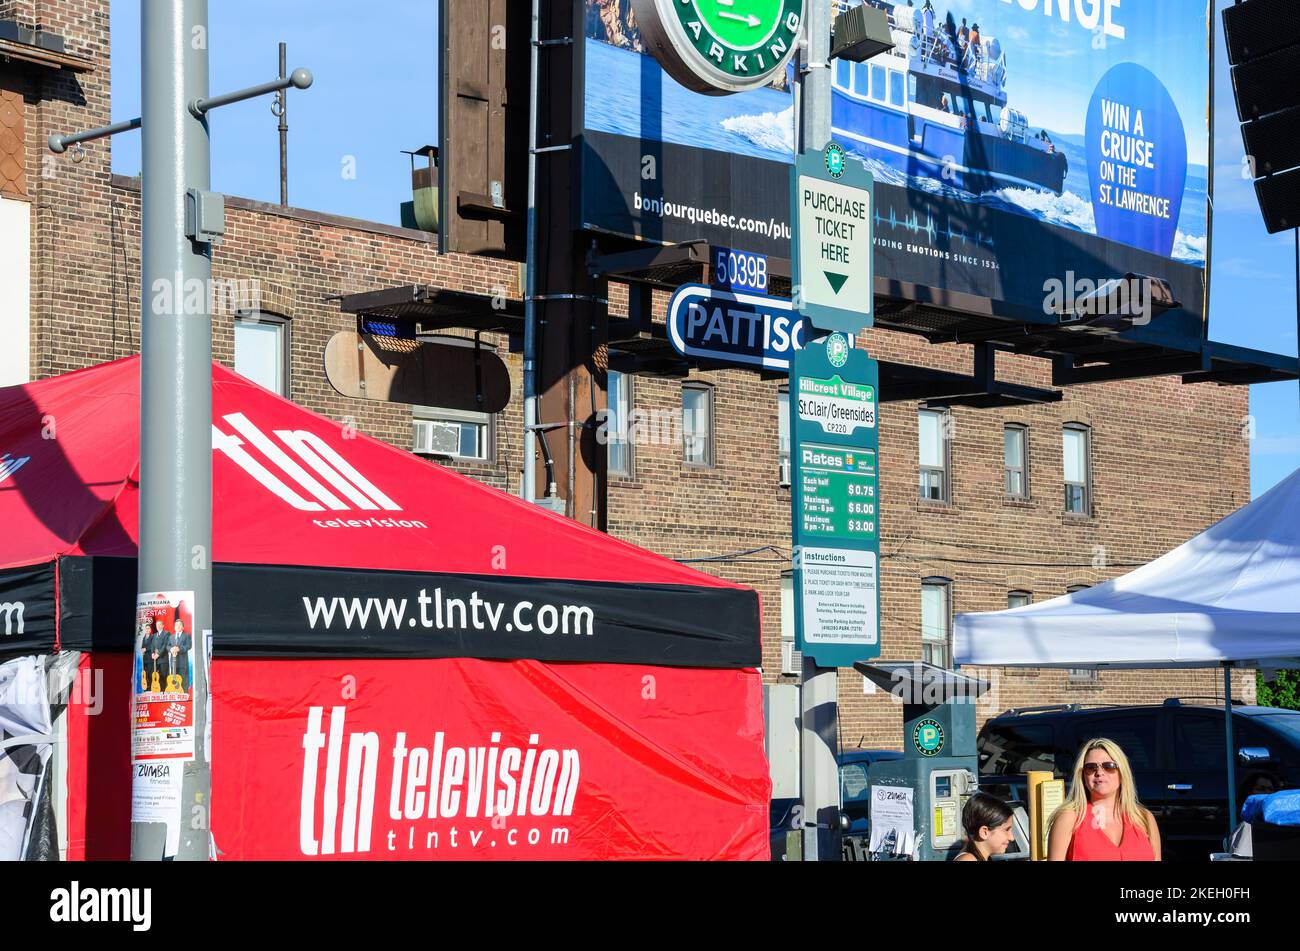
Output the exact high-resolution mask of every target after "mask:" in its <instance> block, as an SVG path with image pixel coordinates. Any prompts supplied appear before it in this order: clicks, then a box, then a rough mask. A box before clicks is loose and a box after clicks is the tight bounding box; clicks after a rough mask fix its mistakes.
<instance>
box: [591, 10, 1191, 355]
mask: <svg viewBox="0 0 1300 951" xmlns="http://www.w3.org/2000/svg"><path fill="white" fill-rule="evenodd" d="M691 2H692V3H694V4H696V6H699V5H701V4H704V5H708V4H716V3H720V2H721V0H691ZM763 2H765V0H730V2H728V3H727V9H728V10H731V11H733V12H738V15H741V16H744V15H745V14H746V10H745V9H742V8H744V7H746V6H748V5H754V4H759V5H761V4H762V3H763ZM857 2H860V0H848V3H843V2H841V3H840V4H839V6H840V7H844V6H848V5H853V4H856V3H857ZM872 2H873V3H874V4H875V5H876V6H880V7H883V8H884V9H885V10H886V11H887V12H888V14H889V21H890V28H891V32H892V36H893V40H894V43H895V46H894V49H893V50H891V51H889V52H887V53H884V54H882V55H879V56H877V57H875V58H873V59H872V60H870V61H869V62H867V63H852V62H848V61H846V60H835V61H833V62H832V64H831V75H832V96H833V105H832V123H831V124H832V129H833V136H834V139H835V141H836V142H838V143H839V144H840V145H842V146H843V147H844V148H845V149H846V150H847V152H848V153H849V156H850V158H851V159H856V160H858V161H861V162H862V163H863V164H865V165H866V167H867V168H868V169H869V170H870V171H871V172H872V174H873V175H874V176H875V181H876V194H875V198H876V201H875V212H874V226H875V259H874V263H875V274H876V283H875V287H876V292H877V293H878V294H886V295H888V296H893V297H898V298H902V299H913V300H922V301H930V302H935V303H941V304H942V303H945V302H952V301H957V300H961V299H964V300H965V301H966V302H968V303H969V302H970V300H971V299H983V300H986V301H989V302H991V309H992V311H993V312H994V313H998V314H1002V315H1005V316H1008V317H1012V318H1016V319H1023V320H1026V321H1035V322H1044V323H1046V322H1051V321H1054V320H1055V319H1056V318H1055V317H1053V316H1051V315H1050V314H1049V313H1048V311H1049V310H1050V306H1049V304H1048V303H1046V301H1047V300H1048V298H1050V297H1052V289H1053V288H1055V289H1058V291H1057V293H1056V297H1057V299H1059V297H1060V293H1059V288H1060V287H1061V286H1062V284H1064V285H1065V289H1066V291H1067V296H1068V292H1069V291H1070V290H1071V282H1074V284H1075V285H1076V286H1077V285H1078V284H1079V282H1081V281H1085V280H1090V281H1095V282H1098V283H1100V282H1101V281H1105V280H1109V279H1112V278H1117V277H1123V276H1124V275H1125V274H1126V273H1135V274H1140V275H1149V276H1153V277H1159V278H1162V279H1164V280H1166V281H1168V282H1169V283H1170V285H1171V286H1172V289H1173V292H1174V297H1175V299H1176V300H1177V301H1179V302H1180V304H1181V305H1182V306H1181V307H1180V308H1177V309H1175V310H1174V311H1171V312H1169V313H1168V314H1165V315H1162V317H1161V318H1160V319H1159V321H1158V323H1159V325H1160V327H1159V332H1158V334H1157V336H1158V337H1162V338H1165V339H1169V338H1170V337H1172V338H1175V339H1173V340H1170V341H1169V342H1171V343H1178V342H1186V343H1192V344H1193V345H1194V346H1199V344H1197V343H1196V341H1199V340H1200V339H1201V337H1202V335H1203V332H1204V328H1203V301H1204V275H1205V268H1206V250H1207V235H1208V233H1209V230H1208V220H1207V217H1208V216H1207V208H1208V205H1209V189H1210V180H1209V170H1208V164H1209V162H1208V156H1209V147H1210V140H1209V132H1208V128H1207V116H1208V115H1209V69H1210V67H1209V63H1210V59H1209V38H1210V32H1209V30H1210V23H1209V19H1208V6H1207V4H1205V2H1204V0H906V2H905V3H899V4H897V5H894V4H891V3H888V2H885V0H872ZM586 3H587V16H586V24H585V27H586V29H585V32H586V37H585V47H584V57H585V72H586V83H585V90H584V95H583V97H582V102H583V110H584V114H583V117H582V119H583V122H582V127H583V128H584V135H583V165H582V212H583V221H584V224H585V225H586V226H587V227H588V228H590V229H591V230H594V231H604V232H608V233H613V234H619V235H627V236H632V237H636V238H640V239H644V240H647V241H652V242H663V243H673V242H677V241H685V240H691V239H696V238H706V239H709V240H710V241H712V242H713V243H715V244H719V245H725V246H727V247H733V248H740V249H744V250H747V251H754V252H758V253H762V254H769V255H773V256H779V257H789V254H790V222H789V209H790V199H789V166H790V164H791V163H792V161H793V153H794V98H793V93H792V90H791V81H792V78H793V66H791V67H788V68H787V70H786V72H785V75H784V76H783V77H781V78H779V79H778V80H777V81H776V82H774V83H773V84H772V85H770V86H766V87H763V88H760V89H756V90H751V91H749V92H744V93H739V94H736V95H730V96H722V95H719V96H709V95H703V94H699V93H695V92H691V91H689V90H687V89H685V88H683V87H682V86H680V85H678V84H677V83H676V82H675V81H674V80H673V79H672V78H670V77H669V76H668V75H666V74H665V73H664V72H663V70H662V69H660V67H659V64H658V63H657V62H656V61H655V59H654V58H653V57H652V56H650V55H648V54H647V53H646V52H644V45H643V41H642V37H641V34H640V32H639V29H638V25H637V22H636V17H635V13H634V12H633V9H632V4H631V3H630V2H629V0H586ZM705 12H707V11H705ZM715 12H716V11H715ZM1053 282H1055V283H1053ZM1156 329H1157V328H1155V327H1152V328H1139V332H1140V331H1142V330H1152V331H1155V330H1156ZM1140 335H1141V334H1140Z"/></svg>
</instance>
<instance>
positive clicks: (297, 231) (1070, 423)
mask: <svg viewBox="0 0 1300 951" xmlns="http://www.w3.org/2000/svg"><path fill="white" fill-rule="evenodd" d="M0 21H9V22H11V23H14V24H17V26H18V27H21V28H25V29H26V31H27V32H21V30H20V31H16V32H15V31H11V34H12V36H13V37H14V38H12V39H8V40H0V343H2V346H0V383H2V384H5V385H8V384H12V383H15V382H19V381H21V380H24V379H29V378H30V379H36V378H43V377H46V376H49V375H52V374H57V373H63V372H66V371H69V370H73V369H78V368H81V367H85V366H89V365H93V364H96V363H100V362H103V361H106V360H112V359H115V358H118V357H123V356H127V355H129V354H132V353H135V352H136V351H137V350H138V346H139V316H140V309H141V302H140V288H139V204H140V192H139V182H138V180H134V179H125V178H121V177H117V176H114V175H113V174H112V170H111V169H112V166H111V149H112V143H111V140H105V141H101V142H96V143H94V144H93V145H92V146H89V147H87V149H86V152H85V155H84V158H82V159H81V160H80V161H73V160H72V158H71V157H70V156H66V155H65V156H58V157H56V156H52V155H51V154H50V153H49V152H48V150H47V148H46V144H45V143H46V139H47V137H48V136H49V135H50V134H51V133H53V132H66V131H70V130H77V129H85V128H90V127H92V126H97V125H102V124H106V123H107V122H109V121H110V106H109V95H110V81H111V73H110V60H109V50H110V37H109V18H108V0H8V2H5V0H0ZM38 31H39V32H38ZM3 35H4V34H0V36H3ZM41 36H46V37H49V36H55V37H60V38H61V39H62V48H61V49H58V50H55V49H53V47H58V46H60V44H59V43H58V42H50V41H46V42H44V44H42V42H41V41H40V39H39V38H40V37H41ZM227 229H228V233H227V237H226V240H225V242H224V244H223V245H222V246H221V247H220V248H219V249H217V250H216V252H215V254H214V276H215V278H217V279H218V280H225V281H228V282H239V281H255V282H257V284H256V286H257V289H258V300H259V310H258V311H257V312H255V313H248V312H241V311H236V310H225V311H222V312H218V313H217V314H215V316H214V353H215V356H216V358H217V359H218V360H221V361H222V362H224V363H226V364H227V365H234V366H235V367H236V368H237V369H240V370H241V371H246V372H247V373H248V374H249V375H251V376H253V377H254V378H256V379H259V380H261V381H264V382H266V383H268V384H271V385H274V386H277V387H278V388H279V389H280V390H281V391H282V392H284V393H285V394H286V395H288V396H290V397H291V398H292V399H293V400H295V401H296V402H298V403H300V404H302V405H303V406H306V407H307V408H309V409H311V410H313V411H316V412H319V413H322V414H325V415H328V416H331V417H333V418H335V419H339V420H351V421H354V423H355V425H356V426H357V427H358V428H359V429H361V430H363V431H365V432H367V433H370V434H372V435H374V436H377V437H378V438H381V439H385V440H387V441H389V442H392V443H394V444H395V445H398V446H401V447H403V448H407V449H410V448H412V447H413V445H414V443H413V438H414V435H413V434H414V427H415V426H416V425H417V422H416V419H417V417H418V418H419V419H421V420H424V421H425V422H423V423H419V424H418V425H420V426H422V427H424V428H427V427H428V426H430V425H431V426H434V427H436V428H437V429H438V431H439V433H440V434H442V435H444V436H445V435H448V434H450V435H451V437H452V442H453V444H455V446H456V452H457V455H458V456H459V458H454V459H450V460H446V462H445V464H448V465H452V466H454V467H455V468H457V469H459V470H461V471H463V472H465V473H466V474H468V475H471V476H473V477H475V478H479V479H481V480H483V481H485V482H487V483H489V484H491V485H494V486H496V487H498V488H501V489H504V490H507V491H518V488H519V486H520V481H521V471H522V459H521V449H522V439H521V428H522V409H521V404H522V399H521V397H522V381H521V377H522V366H521V360H520V358H519V356H518V355H517V354H513V353H510V352H509V346H508V341H507V339H506V338H505V337H502V336H499V335H498V336H489V337H488V338H487V341H488V342H489V343H491V344H493V345H495V346H496V347H498V350H499V353H500V354H501V355H502V357H503V358H504V359H505V360H506V361H507V364H508V366H509V369H510V371H511V377H512V383H513V395H512V400H511V402H510V405H509V406H508V407H507V409H506V410H505V411H503V412H502V413H499V414H497V415H496V417H495V418H478V417H475V416H473V415H472V414H463V413H461V414H455V413H439V412H437V411H436V410H413V409H412V408H411V407H409V406H405V405H396V404H383V403H377V402H370V401H362V400H355V399H350V398H347V397H344V396H341V395H340V394H339V393H337V392H336V391H335V390H334V389H333V388H332V387H331V386H330V385H329V383H328V382H327V381H326V380H325V376H324V372H323V353H324V348H325V344H326V342H327V341H328V340H329V338H330V337H331V336H332V335H333V334H335V333H336V332H338V331H341V330H349V329H354V328H355V326H356V322H355V318H354V317H352V316H350V315H348V314H344V313H342V312H341V311H340V309H339V304H338V298H339V297H340V296H342V295H348V294H353V293H359V292H363V291H371V290H378V289H383V288H391V287H397V286H400V285H407V284H425V285H431V286H437V287H446V288H450V289H455V290H468V291H476V292H480V293H484V294H498V293H504V294H506V295H507V296H509V297H512V298H518V297H519V296H520V294H521V285H522V272H521V268H520V267H519V266H518V265H515V264H510V263H506V262H501V261H495V260H489V259H484V258H471V257H466V256H460V255H446V256H440V255H439V254H438V253H437V248H436V242H435V240H434V239H433V238H432V237H431V236H430V235H429V234H426V233H424V232H420V231H414V230H408V229H404V228H397V227H391V226H387V225H382V224H375V223H370V222H362V221H356V220H351V219H343V218H339V217H337V216H332V215H328V214H321V213H317V212H312V211H305V210H300V209H293V208H282V207H279V206H273V205H267V204H262V203H258V202H252V201H246V200H241V199H239V198H237V197H230V198H228V199H227ZM625 302H626V294H625V293H624V292H623V290H622V288H620V287H619V286H618V285H614V286H613V287H612V289H611V310H612V311H613V312H616V313H617V312H619V311H621V310H623V308H624V306H625ZM663 306H664V299H663V297H662V295H657V296H656V312H657V314H658V315H659V317H660V318H661V319H662V312H663ZM863 337H864V339H863V340H862V341H861V343H864V344H865V346H866V347H867V348H868V349H869V351H870V352H871V353H872V354H873V355H874V356H877V357H879V358H882V359H889V360H894V361H897V362H902V363H910V364H915V365H928V366H935V367H938V368H942V369H945V370H953V371H960V372H963V373H968V372H970V364H971V360H972V356H971V352H970V348H968V347H955V346H932V345H929V344H927V343H926V342H925V341H923V340H922V339H921V338H918V337H913V336H909V335H905V334H900V333H893V332H889V331H884V330H876V331H871V332H868V333H866V334H864V335H863ZM998 372H999V377H1000V378H1001V379H1003V380H1006V381H1010V382H1016V383H1023V384H1028V385H1035V386H1049V385H1050V365H1049V364H1048V363H1047V362H1046V361H1042V360H1036V359H1033V358H1028V357H1014V356H1007V355H1000V357H999V365H998ZM781 387H782V382H781V381H780V380H774V379H762V378H760V377H759V376H758V375H756V374H753V373H749V372H745V371H739V370H725V371H713V372H699V371H694V372H692V373H691V374H690V375H689V377H687V378H685V379H674V378H664V377H653V376H638V377H635V378H629V377H619V378H617V379H615V380H614V381H613V388H612V392H613V393H615V394H618V396H617V397H616V398H615V400H614V402H615V404H616V406H619V407H621V408H622V411H623V412H622V414H621V415H622V417H623V419H624V420H625V421H626V422H627V423H629V424H630V425H629V427H628V428H629V430H630V432H629V436H630V437H631V438H630V439H629V441H628V443H627V444H622V443H618V444H617V448H616V449H615V452H616V453H617V458H616V459H615V460H613V462H614V464H613V465H612V466H611V469H617V470H620V471H619V472H618V473H617V474H612V475H611V477H610V480H609V503H608V510H609V517H608V527H609V531H610V532H611V533H613V534H615V535H618V536H620V537H622V538H625V539H628V540H629V541H632V542H635V543H637V544H640V545H643V546H645V547H647V548H650V549H652V550H654V551H657V552H660V553H663V554H665V555H667V556H669V557H672V558H677V559H683V560H692V561H694V562H696V563H697V564H698V565H699V566H700V567H701V568H703V569H704V570H708V571H711V572H715V573H717V574H719V575H723V576H725V577H727V578H730V579H733V580H735V581H738V582H742V583H745V584H749V585H752V586H753V587H755V588H756V589H757V590H758V591H759V592H760V594H761V596H762V599H763V606H764V614H763V620H764V670H765V679H766V680H768V681H769V682H772V683H779V682H784V683H795V682H796V681H797V677H796V676H794V675H793V674H792V673H785V672H784V670H788V669H797V665H794V667H793V668H792V667H791V665H790V664H789V659H788V657H786V656H783V655H784V653H785V652H783V647H782V636H781V635H782V604H783V597H782V589H783V575H786V574H787V573H788V570H789V567H790V564H789V553H790V493H789V489H788V487H787V486H784V485H782V481H783V480H782V466H781V453H780V444H781V429H782V425H781V419H780V416H781V414H780V411H779V408H778V407H779V394H780V391H781ZM684 406H685V408H686V410H687V412H686V413H685V414H684V413H683V407H684ZM1247 412H1248V409H1247V391H1246V390H1245V389H1244V388H1241V387H1237V388H1233V387H1217V386H1214V385H1210V384H1200V385H1194V386H1188V385H1183V384H1182V383H1181V382H1180V380H1179V379H1178V378H1177V377H1173V378H1153V379H1145V380H1133V381H1125V382H1115V383H1105V384H1093V385H1086V386H1077V387H1073V388H1071V389H1069V390H1067V391H1066V392H1065V394H1064V398H1063V400H1062V401H1061V402H1059V403H1047V404H1043V405H1038V406H1031V407H1026V408H1017V409H1011V410H1002V409H996V410H976V409H965V408H956V409H953V410H951V411H950V412H949V411H932V410H929V409H927V408H926V407H924V406H921V405H918V404H917V403H915V402H892V403H886V404H885V405H884V406H883V408H882V413H881V423H880V433H881V466H880V468H881V473H882V476H881V488H882V510H881V525H882V544H881V551H882V558H883V560H882V581H883V585H882V607H883V617H882V636H883V645H884V646H883V653H882V656H884V657H886V658H891V659H909V658H918V657H922V656H925V657H927V658H931V659H934V660H936V661H938V662H948V661H950V659H951V653H950V645H949V644H948V641H947V638H948V637H949V635H950V631H951V617H952V615H953V613H955V612H963V611H983V610H994V609H998V608H1002V607H1006V606H1007V605H1008V603H1009V600H1015V599H1020V600H1023V599H1025V598H1029V599H1032V600H1035V601H1040V600H1045V599H1048V598H1051V597H1055V596H1058V595H1060V594H1063V593H1065V592H1066V591H1067V590H1069V589H1070V588H1072V587H1074V586H1079V585H1091V584H1095V583H1097V582H1099V581H1102V580H1104V579H1106V578H1110V577H1114V576H1116V575H1118V574H1122V573H1124V572H1125V571H1127V570H1128V569H1129V568H1130V567H1132V566H1136V565H1138V564H1141V563H1144V562H1146V561H1149V560H1150V559H1152V558H1154V557H1156V556H1158V555H1160V554H1163V553H1164V552H1166V551H1168V550H1169V549H1170V548H1172V547H1174V546H1176V545H1178V544H1179V543H1181V542H1183V541H1185V540H1186V539H1187V538H1189V537H1190V536H1192V535H1193V534H1195V533H1196V532H1198V531H1200V530H1201V529H1203V528H1205V527H1206V526H1207V525H1209V524H1211V523H1212V522H1214V521H1215V520H1217V519H1219V518H1221V517H1222V516H1224V515H1226V514H1228V513H1229V512H1231V511H1232V510H1233V509H1235V508H1237V507H1238V506H1240V505H1242V504H1244V503H1245V502H1247V501H1249V498H1250V490H1249V486H1250V480H1249V447H1248V443H1247V441H1246V439H1245V438H1244V433H1243V430H1244V428H1245V418H1246V416H1247ZM617 415H618V414H617V413H616V417H617ZM683 422H685V426H683ZM684 436H685V437H687V438H683V437H684ZM2 452H3V447H0V453H2ZM1008 462H1011V463H1013V465H1012V466H1011V467H1010V471H1008ZM1207 462H1208V464H1207ZM922 463H925V465H924V466H923V465H922ZM1067 483H1068V484H1067ZM922 487H923V488H924V494H925V495H927V496H929V497H926V498H923V497H922V494H923V492H922ZM1009 490H1010V491H1009ZM1067 505H1069V507H1070V508H1072V509H1075V511H1067ZM787 583H788V582H787ZM997 674H998V675H997V676H996V681H995V683H996V688H997V689H996V692H995V694H994V696H993V697H992V698H991V699H990V701H989V702H988V703H987V704H985V705H984V706H982V707H981V711H982V712H983V713H985V714H988V713H992V712H996V710H998V709H1004V708H1006V707H1009V706H1013V705H1027V704H1043V703H1053V702H1089V703H1092V702H1119V703H1132V702H1146V701H1152V700H1159V699H1161V698H1163V697H1166V696H1171V695H1179V694H1181V695H1210V696H1212V695H1216V694H1219V693H1220V692H1221V690H1222V685H1221V681H1220V675H1219V674H1218V673H1217V672H1215V671H1195V672H1185V673H1173V672H1166V671H1160V672H1105V673H1102V674H1101V675H1100V676H1092V675H1088V674H1086V673H1082V674H1075V673H1073V672H1066V671H1048V670H1044V671H1009V672H1005V673H1002V672H997ZM1237 676H1240V677H1241V681H1240V683H1239V685H1238V686H1237V689H1238V690H1239V695H1240V696H1244V697H1246V698H1248V699H1249V698H1251V697H1253V692H1254V681H1253V677H1251V676H1249V675H1247V674H1239V675H1237ZM840 698H841V704H842V705H841V708H840V709H841V735H842V741H843V742H844V744H845V745H846V746H853V745H855V744H857V743H858V742H859V739H860V738H861V739H863V742H864V745H868V746H895V747H896V746H898V745H899V744H900V742H901V735H900V730H899V718H898V713H897V710H896V708H895V707H894V706H893V704H892V702H891V700H890V698H889V697H887V696H885V695H882V694H876V695H871V694H868V693H866V692H865V691H864V684H863V681H862V679H861V678H860V677H859V676H858V675H857V674H854V673H851V672H849V673H844V674H842V676H841V678H840Z"/></svg>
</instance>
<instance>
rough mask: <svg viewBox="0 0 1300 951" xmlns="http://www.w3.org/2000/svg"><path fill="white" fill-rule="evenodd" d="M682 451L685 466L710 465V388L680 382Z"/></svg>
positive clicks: (711, 395) (711, 390)
mask: <svg viewBox="0 0 1300 951" xmlns="http://www.w3.org/2000/svg"><path fill="white" fill-rule="evenodd" d="M682 452H683V458H684V460H685V462H686V464H687V465H688V466H702V467H708V466H712V465H713V387H711V386H709V385H708V384H707V383H696V382H691V383H683V384H682Z"/></svg>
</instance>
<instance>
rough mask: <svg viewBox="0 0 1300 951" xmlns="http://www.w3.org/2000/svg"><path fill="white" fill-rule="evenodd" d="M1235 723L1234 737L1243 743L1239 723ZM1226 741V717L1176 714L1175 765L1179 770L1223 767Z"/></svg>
mask: <svg viewBox="0 0 1300 951" xmlns="http://www.w3.org/2000/svg"><path fill="white" fill-rule="evenodd" d="M1233 726H1234V727H1235V728H1236V729H1234V730H1233V740H1234V741H1236V742H1237V743H1238V745H1240V742H1241V739H1242V737H1240V736H1239V735H1238V732H1239V729H1240V724H1239V723H1234V724H1233ZM1226 743H1227V740H1226V738H1225V737H1224V730H1223V717H1215V716H1208V717H1207V716H1175V717H1174V765H1175V766H1177V767H1178V768H1179V769H1216V768H1218V769H1224V768H1225V759H1226V756H1227V746H1226Z"/></svg>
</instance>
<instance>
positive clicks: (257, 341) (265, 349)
mask: <svg viewBox="0 0 1300 951" xmlns="http://www.w3.org/2000/svg"><path fill="white" fill-rule="evenodd" d="M235 372H236V373H238V374H239V375H240V376H242V377H246V378H247V379H249V380H252V381H253V382H254V383H256V384H257V385H258V386H263V387H266V389H268V390H270V391H271V392H273V393H279V394H280V395H281V396H283V397H286V398H287V397H288V396H289V321H288V320H287V319H285V318H284V317H280V316H279V315H277V314H263V313H254V314H248V315H246V316H242V317H236V318H235Z"/></svg>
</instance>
